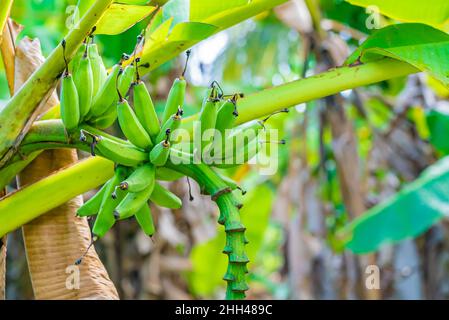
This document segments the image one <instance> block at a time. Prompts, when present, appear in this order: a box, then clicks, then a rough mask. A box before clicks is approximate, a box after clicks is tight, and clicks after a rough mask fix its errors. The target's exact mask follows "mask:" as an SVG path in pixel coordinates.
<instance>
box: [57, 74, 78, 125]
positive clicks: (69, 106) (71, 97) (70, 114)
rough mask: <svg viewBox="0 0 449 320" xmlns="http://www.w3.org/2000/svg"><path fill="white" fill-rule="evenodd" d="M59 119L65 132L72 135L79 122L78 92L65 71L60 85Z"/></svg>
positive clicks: (69, 75)
mask: <svg viewBox="0 0 449 320" xmlns="http://www.w3.org/2000/svg"><path fill="white" fill-rule="evenodd" d="M60 98H61V119H62V122H63V123H64V126H65V127H66V129H67V131H68V132H70V133H72V132H74V131H75V130H76V128H78V124H79V122H80V109H79V101H78V92H77V90H76V86H75V83H74V81H73V78H72V75H71V74H70V73H68V71H66V72H65V73H64V75H63V77H62V83H61V94H60Z"/></svg>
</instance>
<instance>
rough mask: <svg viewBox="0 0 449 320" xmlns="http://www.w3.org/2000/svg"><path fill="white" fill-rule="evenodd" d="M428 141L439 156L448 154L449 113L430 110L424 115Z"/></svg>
mask: <svg viewBox="0 0 449 320" xmlns="http://www.w3.org/2000/svg"><path fill="white" fill-rule="evenodd" d="M426 121H427V127H428V128H429V131H430V135H429V141H430V143H431V144H432V146H434V148H435V149H437V150H438V151H439V152H441V154H443V155H448V154H449V139H448V137H449V113H448V112H447V111H445V110H444V111H443V110H436V109H435V110H431V111H429V112H428V113H427V115H426Z"/></svg>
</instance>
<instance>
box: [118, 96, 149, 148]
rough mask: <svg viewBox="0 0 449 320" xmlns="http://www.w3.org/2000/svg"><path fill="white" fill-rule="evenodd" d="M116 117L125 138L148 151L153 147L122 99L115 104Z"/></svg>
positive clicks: (127, 104) (132, 112)
mask: <svg viewBox="0 0 449 320" xmlns="http://www.w3.org/2000/svg"><path fill="white" fill-rule="evenodd" d="M117 117H118V121H119V124H120V128H121V129H122V131H123V133H124V134H125V136H126V138H128V140H129V141H131V143H132V144H134V145H135V146H137V147H139V148H142V149H145V150H147V149H149V148H151V147H152V146H153V142H152V141H151V138H150V136H149V135H148V133H147V132H146V131H145V129H144V128H143V127H142V125H141V124H140V122H139V120H138V119H137V117H136V115H135V113H134V111H133V110H132V109H131V106H130V105H129V103H128V101H126V100H125V99H122V100H121V101H119V103H118V104H117Z"/></svg>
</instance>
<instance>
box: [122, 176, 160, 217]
mask: <svg viewBox="0 0 449 320" xmlns="http://www.w3.org/2000/svg"><path fill="white" fill-rule="evenodd" d="M154 185H155V182H154V176H153V178H152V179H151V183H150V184H149V185H148V186H147V187H146V188H145V189H143V190H142V191H139V192H135V193H134V192H130V193H128V194H127V195H126V197H125V198H124V199H123V200H122V201H121V202H120V204H119V205H118V206H117V208H115V211H114V217H115V219H117V220H123V219H127V218H129V217H131V216H133V215H134V214H136V213H137V211H138V210H139V209H140V208H142V206H143V205H145V204H146V203H147V201H148V199H149V198H150V195H151V193H152V192H153V188H154Z"/></svg>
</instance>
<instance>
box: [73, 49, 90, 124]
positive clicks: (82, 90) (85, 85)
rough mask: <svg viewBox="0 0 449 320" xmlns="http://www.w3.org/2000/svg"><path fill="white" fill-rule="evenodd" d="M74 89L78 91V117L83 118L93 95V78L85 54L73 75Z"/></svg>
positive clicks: (88, 60) (87, 111)
mask: <svg viewBox="0 0 449 320" xmlns="http://www.w3.org/2000/svg"><path fill="white" fill-rule="evenodd" d="M73 78H74V82H75V85H76V89H77V91H78V98H79V109H80V117H81V119H84V117H85V116H86V115H87V114H88V113H89V110H90V106H91V104H92V95H93V76H92V67H91V65H90V59H88V57H87V52H85V53H84V55H83V57H82V58H81V60H80V63H79V67H78V69H77V71H76V73H74V74H73Z"/></svg>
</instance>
